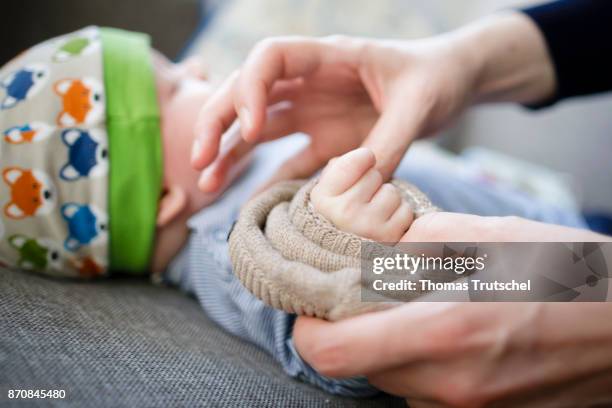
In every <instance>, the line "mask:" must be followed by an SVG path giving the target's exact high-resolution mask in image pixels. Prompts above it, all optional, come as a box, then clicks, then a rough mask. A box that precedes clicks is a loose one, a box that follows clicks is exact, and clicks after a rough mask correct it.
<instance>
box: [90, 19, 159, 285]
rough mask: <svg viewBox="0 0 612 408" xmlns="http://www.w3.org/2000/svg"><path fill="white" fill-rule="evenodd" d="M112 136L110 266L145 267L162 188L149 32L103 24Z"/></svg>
mask: <svg viewBox="0 0 612 408" xmlns="http://www.w3.org/2000/svg"><path fill="white" fill-rule="evenodd" d="M100 33H101V37H102V48H103V58H104V84H105V88H106V121H107V131H108V138H109V160H110V180H109V216H110V224H109V225H110V231H109V232H110V245H109V251H110V254H109V256H110V269H111V270H112V271H122V272H130V273H145V272H147V271H148V268H149V264H150V261H151V256H152V251H153V243H154V240H155V223H156V219H157V206H158V201H159V197H160V194H161V188H162V177H163V167H162V147H161V130H160V116H159V107H158V102H157V91H156V87H155V77H154V74H153V65H152V61H151V49H150V41H149V37H148V36H147V35H145V34H140V33H133V32H128V31H123V30H117V29H111V28H102V29H101V30H100Z"/></svg>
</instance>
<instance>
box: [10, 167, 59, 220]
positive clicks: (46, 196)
mask: <svg viewBox="0 0 612 408" xmlns="http://www.w3.org/2000/svg"><path fill="white" fill-rule="evenodd" d="M2 178H3V179H4V182H5V183H6V184H7V185H8V186H9V189H10V195H9V196H10V200H9V202H8V203H6V205H5V206H4V214H5V215H6V216H7V217H9V218H13V219H20V218H25V217H35V216H39V215H44V214H49V212H51V211H52V210H53V209H54V208H55V202H56V197H55V187H54V185H53V182H52V181H51V178H49V176H47V175H46V174H45V173H44V172H42V171H40V170H36V169H23V168H20V167H7V168H5V169H4V170H3V171H2Z"/></svg>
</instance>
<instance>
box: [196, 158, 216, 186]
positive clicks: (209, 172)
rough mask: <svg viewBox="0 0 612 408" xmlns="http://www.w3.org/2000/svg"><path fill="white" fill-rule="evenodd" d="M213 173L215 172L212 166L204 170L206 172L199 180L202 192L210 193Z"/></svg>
mask: <svg viewBox="0 0 612 408" xmlns="http://www.w3.org/2000/svg"><path fill="white" fill-rule="evenodd" d="M213 173H214V170H213V166H212V165H211V166H208V167H207V168H205V169H204V171H203V172H202V174H201V175H200V179H199V180H198V187H199V188H200V190H202V191H205V192H208V191H210V188H211V179H212V176H213Z"/></svg>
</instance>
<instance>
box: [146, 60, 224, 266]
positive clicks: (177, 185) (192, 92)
mask: <svg viewBox="0 0 612 408" xmlns="http://www.w3.org/2000/svg"><path fill="white" fill-rule="evenodd" d="M152 57H153V65H154V70H155V77H156V85H157V94H158V100H159V108H160V113H161V132H162V139H163V140H162V147H163V162H164V163H163V165H164V179H163V193H162V196H161V197H160V202H159V210H158V216H157V232H156V243H155V249H154V257H153V260H152V269H153V271H154V272H160V271H162V270H163V269H164V268H165V267H166V266H167V264H168V262H169V261H170V260H171V259H172V258H173V257H174V255H175V254H176V253H177V252H178V251H179V250H180V248H181V247H182V246H183V245H184V243H185V240H186V239H187V236H188V230H187V226H186V222H187V220H188V219H189V217H190V216H191V215H193V214H194V213H196V212H197V211H199V210H200V209H202V208H203V207H205V206H206V205H208V204H210V203H211V202H212V201H213V200H214V198H216V196H212V195H209V194H203V193H202V192H200V191H199V190H198V188H197V181H198V177H199V173H198V172H197V171H196V170H194V169H193V168H192V167H191V164H190V160H189V157H190V150H191V145H192V142H193V137H194V130H193V129H194V126H195V122H196V119H197V115H198V111H199V110H200V108H201V107H202V106H203V105H204V103H205V102H206V100H207V99H208V97H209V96H210V94H211V91H212V89H211V86H210V84H209V83H208V81H206V79H205V76H204V72H203V69H202V66H201V64H199V63H198V62H197V61H196V60H195V59H190V60H187V61H185V62H183V63H180V64H173V63H171V62H170V61H168V60H167V59H166V58H165V57H164V56H162V55H161V54H158V53H156V52H154V53H153V55H152Z"/></svg>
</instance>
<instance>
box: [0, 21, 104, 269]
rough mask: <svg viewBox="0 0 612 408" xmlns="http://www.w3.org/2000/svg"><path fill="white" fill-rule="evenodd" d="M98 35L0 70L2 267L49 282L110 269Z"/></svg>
mask: <svg viewBox="0 0 612 408" xmlns="http://www.w3.org/2000/svg"><path fill="white" fill-rule="evenodd" d="M103 73H104V71H103V55H102V46H101V40H100V35H99V29H98V28H96V27H89V28H86V29H83V30H80V31H77V32H76V33H72V34H68V35H65V36H62V37H59V38H55V39H51V40H48V41H45V42H43V43H41V44H38V45H36V46H34V47H32V48H31V49H29V50H26V51H24V52H23V53H22V54H20V55H19V56H18V57H17V58H15V59H14V60H12V61H11V62H9V63H8V64H7V65H5V66H4V67H2V68H0V260H1V262H2V264H3V265H8V266H9V267H14V268H18V269H22V270H31V271H36V272H42V273H46V274H51V275H61V276H69V277H97V276H103V275H105V274H106V273H107V267H108V262H107V259H108V253H109V251H108V241H109V239H108V235H109V234H108V216H107V210H108V188H109V187H108V183H109V167H110V163H109V142H108V135H107V132H106V117H105V97H104V95H105V85H104V75H103Z"/></svg>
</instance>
